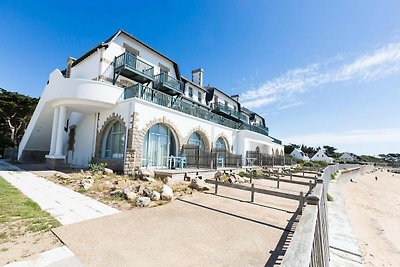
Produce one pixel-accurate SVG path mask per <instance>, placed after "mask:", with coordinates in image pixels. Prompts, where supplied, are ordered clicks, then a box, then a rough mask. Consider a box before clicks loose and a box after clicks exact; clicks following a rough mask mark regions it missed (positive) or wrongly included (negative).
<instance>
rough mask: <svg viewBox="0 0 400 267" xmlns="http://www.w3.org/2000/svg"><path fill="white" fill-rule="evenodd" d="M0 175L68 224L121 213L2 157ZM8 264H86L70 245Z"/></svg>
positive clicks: (11, 266)
mask: <svg viewBox="0 0 400 267" xmlns="http://www.w3.org/2000/svg"><path fill="white" fill-rule="evenodd" d="M0 176H1V177H3V178H4V179H5V180H7V181H8V182H9V183H10V184H12V185H13V186H14V187H16V188H18V189H19V190H20V191H21V192H22V193H23V194H24V195H26V196H27V197H29V198H30V199H32V200H33V201H35V202H36V203H37V204H38V205H39V206H40V207H41V208H42V209H43V210H45V211H47V212H49V213H50V214H51V215H52V216H53V217H54V218H56V219H57V220H58V221H59V222H60V223H61V224H63V225H68V224H73V223H78V222H82V221H86V220H90V219H94V218H99V217H103V216H106V215H111V214H115V213H118V212H119V211H118V210H117V209H114V208H111V207H109V206H107V205H105V204H103V203H100V202H98V201H96V200H94V199H91V198H90V197H87V196H84V195H82V194H80V193H77V192H75V191H73V190H71V189H68V188H65V187H63V186H61V185H57V184H55V183H53V182H51V181H48V180H46V179H44V178H42V177H40V176H38V175H36V174H33V173H31V172H28V171H25V170H22V169H20V168H18V167H16V166H14V165H11V164H9V163H7V162H5V161H4V160H0ZM5 266H7V267H31V266H58V267H61V266H83V265H82V264H81V263H80V261H79V259H78V258H77V257H76V256H75V255H74V253H73V252H72V251H71V250H70V249H68V247H67V246H62V247H59V248H55V249H51V250H49V251H45V252H43V253H41V254H39V255H38V257H37V258H36V259H32V260H26V261H18V262H12V263H9V264H7V265H5Z"/></svg>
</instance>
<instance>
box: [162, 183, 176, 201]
mask: <svg viewBox="0 0 400 267" xmlns="http://www.w3.org/2000/svg"><path fill="white" fill-rule="evenodd" d="M173 197H174V191H173V190H172V188H171V187H169V186H168V185H166V184H164V185H163V186H162V190H161V199H162V200H172V198H173Z"/></svg>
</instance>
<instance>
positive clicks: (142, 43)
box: [72, 29, 181, 78]
mask: <svg viewBox="0 0 400 267" xmlns="http://www.w3.org/2000/svg"><path fill="white" fill-rule="evenodd" d="M120 34H124V35H125V36H127V37H129V38H130V39H132V40H133V41H135V42H138V43H139V44H141V45H143V46H144V47H146V48H148V49H150V50H151V51H153V52H154V53H156V54H158V55H159V56H161V57H163V58H165V59H166V60H169V61H171V62H172V64H173V65H174V69H175V72H176V76H177V77H178V78H180V77H181V74H180V71H179V66H178V64H177V63H176V62H175V61H173V60H172V59H170V58H169V57H167V56H165V55H163V54H161V53H160V52H158V51H157V50H155V49H153V48H152V47H150V46H149V45H147V44H145V43H144V42H142V41H140V40H139V39H137V38H136V37H134V36H133V35H131V34H129V33H128V32H126V31H124V30H122V29H119V30H118V31H117V32H116V33H114V34H113V35H112V36H110V37H109V38H108V39H107V40H105V41H104V42H101V43H100V44H98V45H96V46H95V47H93V48H92V49H90V50H89V51H87V52H86V53H85V54H83V55H82V56H80V57H79V58H78V59H77V60H75V61H74V63H73V64H72V67H74V66H76V65H78V64H79V63H80V62H82V61H83V60H85V59H86V58H87V57H89V56H90V55H92V54H93V53H95V52H96V51H97V50H98V49H100V48H103V47H105V48H106V49H107V48H108V45H109V43H110V42H111V41H113V40H114V39H115V38H116V37H118V36H119V35H120Z"/></svg>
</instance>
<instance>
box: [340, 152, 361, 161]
mask: <svg viewBox="0 0 400 267" xmlns="http://www.w3.org/2000/svg"><path fill="white" fill-rule="evenodd" d="M339 159H341V160H343V161H350V162H351V161H355V160H356V159H357V158H356V156H355V155H354V154H352V153H350V152H344V153H343V154H342V155H341V156H340V158H339Z"/></svg>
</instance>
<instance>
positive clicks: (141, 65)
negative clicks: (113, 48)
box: [114, 52, 154, 82]
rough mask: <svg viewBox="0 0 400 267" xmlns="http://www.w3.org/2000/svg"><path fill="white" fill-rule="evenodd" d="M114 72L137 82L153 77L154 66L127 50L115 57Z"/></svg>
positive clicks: (150, 79) (149, 79)
mask: <svg viewBox="0 0 400 267" xmlns="http://www.w3.org/2000/svg"><path fill="white" fill-rule="evenodd" d="M114 72H115V73H118V74H121V75H123V76H125V77H127V78H130V79H133V80H135V81H139V82H147V81H152V80H153V79H154V67H153V66H151V65H150V64H147V63H146V62H144V61H142V60H140V59H139V58H137V57H136V56H134V55H132V54H131V53H129V52H125V53H123V54H122V55H119V56H118V57H116V58H115V62H114Z"/></svg>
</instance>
